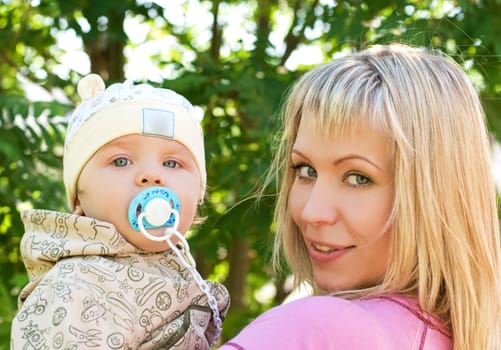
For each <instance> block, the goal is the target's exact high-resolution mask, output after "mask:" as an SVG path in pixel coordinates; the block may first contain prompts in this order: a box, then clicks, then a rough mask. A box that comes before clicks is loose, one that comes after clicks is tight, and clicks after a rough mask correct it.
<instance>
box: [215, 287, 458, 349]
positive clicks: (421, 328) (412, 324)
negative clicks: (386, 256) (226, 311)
mask: <svg viewBox="0 0 501 350" xmlns="http://www.w3.org/2000/svg"><path fill="white" fill-rule="evenodd" d="M219 349H220V350H235V349H236V350H267V349H270V350H271V349H273V350H276V349H287V350H318V349H322V350H328V349H350V350H357V349H364V350H365V349H371V350H379V349H381V350H389V349H408V350H431V349H433V350H445V349H447V350H450V349H452V342H451V339H450V336H449V333H448V331H447V329H446V328H445V327H443V325H442V324H441V322H440V321H439V320H437V319H435V318H433V317H432V316H430V315H428V314H426V313H424V312H423V311H421V309H420V308H419V306H418V305H417V303H416V302H415V301H413V300H412V299H409V298H405V297H402V296H396V295H395V296H379V297H371V298H367V299H359V300H354V301H350V300H345V299H341V298H336V297H332V296H313V297H306V298H302V299H299V300H296V301H293V302H290V303H287V304H284V305H280V306H277V307H275V308H273V309H271V310H268V311H267V312H265V313H263V314H262V315H261V316H259V317H258V318H256V319H255V320H254V321H253V322H251V323H250V324H249V325H247V326H246V327H245V328H244V329H243V330H242V331H241V332H240V333H239V334H238V335H237V336H236V337H235V338H233V339H232V340H230V341H229V342H227V343H225V344H223V345H222V347H220V348H219Z"/></svg>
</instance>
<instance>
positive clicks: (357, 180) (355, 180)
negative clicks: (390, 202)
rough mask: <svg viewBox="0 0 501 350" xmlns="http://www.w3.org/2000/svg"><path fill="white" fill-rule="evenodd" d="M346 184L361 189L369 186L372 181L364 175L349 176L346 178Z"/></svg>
mask: <svg viewBox="0 0 501 350" xmlns="http://www.w3.org/2000/svg"><path fill="white" fill-rule="evenodd" d="M346 182H347V183H348V184H349V185H351V186H353V187H359V186H365V185H368V184H370V183H371V182H372V181H371V179H369V178H368V177H367V176H365V175H363V174H349V175H348V176H346Z"/></svg>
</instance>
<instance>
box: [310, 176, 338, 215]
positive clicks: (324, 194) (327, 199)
mask: <svg viewBox="0 0 501 350" xmlns="http://www.w3.org/2000/svg"><path fill="white" fill-rule="evenodd" d="M331 185H332V184H331ZM334 192H335V191H333V189H332V186H328V185H326V186H323V185H322V183H320V182H318V180H317V182H316V183H315V185H314V186H313V187H312V188H311V191H310V192H309V194H308V195H307V196H306V201H305V203H304V207H303V210H302V212H301V216H302V217H303V220H305V221H306V222H308V223H310V224H313V225H322V224H326V225H332V224H334V223H335V222H336V220H337V218H338V214H339V213H338V209H337V207H336V195H335V193H334Z"/></svg>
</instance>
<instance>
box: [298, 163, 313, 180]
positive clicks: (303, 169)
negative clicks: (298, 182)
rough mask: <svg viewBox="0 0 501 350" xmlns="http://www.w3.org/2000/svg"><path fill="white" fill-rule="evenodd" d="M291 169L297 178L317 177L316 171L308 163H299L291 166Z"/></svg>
mask: <svg viewBox="0 0 501 350" xmlns="http://www.w3.org/2000/svg"><path fill="white" fill-rule="evenodd" d="M293 169H294V171H295V172H296V177H297V178H298V179H303V180H309V179H312V178H315V177H317V171H316V170H315V169H313V168H312V167H311V166H309V165H305V164H299V165H295V166H293Z"/></svg>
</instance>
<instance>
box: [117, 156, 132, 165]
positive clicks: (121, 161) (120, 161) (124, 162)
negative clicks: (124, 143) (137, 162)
mask: <svg viewBox="0 0 501 350" xmlns="http://www.w3.org/2000/svg"><path fill="white" fill-rule="evenodd" d="M129 164H130V161H129V160H128V159H127V158H124V157H121V158H117V159H114V160H113V165H115V166H117V167H124V166H127V165H129Z"/></svg>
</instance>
